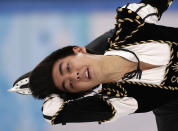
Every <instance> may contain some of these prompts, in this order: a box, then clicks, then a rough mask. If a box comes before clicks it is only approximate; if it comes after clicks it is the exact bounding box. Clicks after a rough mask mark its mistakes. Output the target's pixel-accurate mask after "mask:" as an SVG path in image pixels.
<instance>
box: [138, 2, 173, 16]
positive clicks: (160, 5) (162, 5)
mask: <svg viewBox="0 0 178 131" xmlns="http://www.w3.org/2000/svg"><path fill="white" fill-rule="evenodd" d="M173 1H174V0H141V3H144V4H146V5H148V4H149V5H151V6H152V7H154V8H155V9H156V10H157V13H158V17H159V19H160V18H161V16H162V14H163V13H164V12H165V11H166V10H167V9H168V7H169V6H170V5H171V3H172V2H173Z"/></svg>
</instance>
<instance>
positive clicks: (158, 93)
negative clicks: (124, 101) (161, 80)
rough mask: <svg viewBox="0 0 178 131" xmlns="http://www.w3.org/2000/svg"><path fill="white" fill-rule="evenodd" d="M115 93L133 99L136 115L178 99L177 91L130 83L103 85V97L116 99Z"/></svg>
mask: <svg viewBox="0 0 178 131" xmlns="http://www.w3.org/2000/svg"><path fill="white" fill-rule="evenodd" d="M120 85H121V86H122V87H124V89H125V90H126V91H127V94H125V92H124V91H123V90H122V89H121V88H120ZM113 90H114V91H113ZM107 92H110V94H109V95H108V94H107ZM117 92H119V93H122V94H123V95H127V96H128V97H133V98H135V99H136V100H137V102H138V110H137V111H136V112H137V113H141V112H148V111H152V110H153V109H155V108H158V107H159V106H161V105H163V104H165V103H167V102H169V101H171V100H173V99H176V98H178V91H170V90H165V89H161V88H159V87H149V86H143V85H139V84H135V83H132V82H129V83H127V82H124V83H119V84H117V83H110V84H104V85H103V91H102V94H103V95H107V96H109V97H111V98H112V97H116V94H117ZM119 97H121V96H119Z"/></svg>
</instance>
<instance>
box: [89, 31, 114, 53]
mask: <svg viewBox="0 0 178 131" xmlns="http://www.w3.org/2000/svg"><path fill="white" fill-rule="evenodd" d="M114 32H115V29H112V30H109V31H108V32H105V33H104V34H102V35H101V36H99V37H97V38H96V39H94V40H93V41H92V42H90V43H89V44H88V45H87V46H86V49H87V50H88V51H89V52H90V51H91V52H93V53H96V54H104V52H105V50H107V49H108V48H109V44H108V41H107V39H108V38H109V37H112V36H113V34H114Z"/></svg>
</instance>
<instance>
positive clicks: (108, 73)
mask: <svg viewBox="0 0 178 131" xmlns="http://www.w3.org/2000/svg"><path fill="white" fill-rule="evenodd" d="M101 63H102V64H101V71H102V76H103V77H102V83H109V82H116V81H119V80H120V79H121V78H122V77H123V76H124V75H125V74H126V73H128V72H130V71H133V70H135V69H136V67H137V63H135V62H131V61H129V60H127V59H125V58H122V57H120V56H103V59H101Z"/></svg>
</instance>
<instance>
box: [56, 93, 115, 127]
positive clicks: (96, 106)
mask: <svg viewBox="0 0 178 131" xmlns="http://www.w3.org/2000/svg"><path fill="white" fill-rule="evenodd" d="M112 111H113V110H112V108H111V106H109V105H108V104H107V103H106V102H105V101H104V100H103V99H102V98H100V97H99V96H96V95H95V96H88V97H84V98H82V99H78V100H74V101H70V102H68V103H66V104H65V105H64V108H63V110H62V111H61V112H59V114H58V116H57V117H56V119H55V120H54V124H57V123H70V122H94V121H103V120H107V119H109V118H111V117H112V116H113V114H112Z"/></svg>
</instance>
